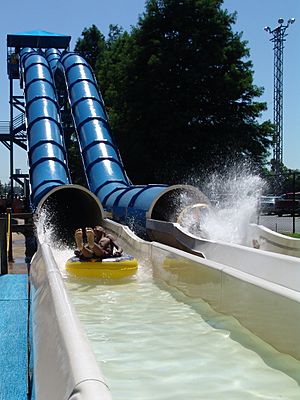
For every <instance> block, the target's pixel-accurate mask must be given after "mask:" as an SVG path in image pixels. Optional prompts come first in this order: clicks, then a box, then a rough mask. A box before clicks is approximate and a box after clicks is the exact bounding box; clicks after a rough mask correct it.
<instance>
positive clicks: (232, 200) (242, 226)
mask: <svg viewBox="0 0 300 400" xmlns="http://www.w3.org/2000/svg"><path fill="white" fill-rule="evenodd" d="M264 185H265V182H264V181H263V179H262V178H261V177H259V176H258V175H255V174H253V173H251V171H250V170H249V169H248V168H247V167H244V166H240V167H238V168H232V169H230V170H228V171H227V172H226V174H224V173H222V174H213V175H212V176H211V177H210V179H209V181H208V182H207V183H206V185H205V189H203V191H205V194H206V195H207V197H208V198H209V199H210V201H211V203H212V207H211V209H210V212H206V213H205V214H203V215H202V218H201V230H199V232H198V234H197V232H195V229H194V228H192V227H191V226H189V224H185V228H186V229H187V230H188V231H191V232H192V233H194V234H196V235H198V236H202V237H203V236H204V237H205V238H208V239H211V240H220V241H225V242H230V243H237V244H245V243H246V237H247V229H248V225H249V223H251V222H256V216H257V206H258V201H259V198H260V196H261V193H262V190H263V187H264ZM194 226H195V225H194ZM203 232H204V233H205V234H204V235H203ZM201 234H202V235H201Z"/></svg>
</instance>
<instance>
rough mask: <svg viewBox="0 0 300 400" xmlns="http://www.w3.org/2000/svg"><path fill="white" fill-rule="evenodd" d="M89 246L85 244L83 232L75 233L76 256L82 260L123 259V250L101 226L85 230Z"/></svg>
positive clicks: (77, 231) (79, 230) (78, 230)
mask: <svg viewBox="0 0 300 400" xmlns="http://www.w3.org/2000/svg"><path fill="white" fill-rule="evenodd" d="M85 234H86V238H87V244H84V242H83V231H82V229H77V230H76V231H75V242H76V246H77V249H76V250H75V252H74V253H75V255H76V256H78V257H79V258H80V259H83V260H85V259H90V258H97V259H99V261H100V260H102V259H103V258H109V257H121V255H122V253H123V249H122V248H121V247H120V246H119V245H118V244H117V242H116V239H115V238H114V237H113V236H112V235H110V234H107V233H106V232H105V230H104V229H103V228H102V227H101V226H96V227H95V228H94V229H93V228H85Z"/></svg>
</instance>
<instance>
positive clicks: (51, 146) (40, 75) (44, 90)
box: [20, 48, 70, 207]
mask: <svg viewBox="0 0 300 400" xmlns="http://www.w3.org/2000/svg"><path fill="white" fill-rule="evenodd" d="M20 68H21V73H22V80H23V82H24V88H25V89H24V90H25V102H26V120H27V135H28V158H29V167H30V171H29V172H30V182H31V190H32V191H31V201H32V204H33V206H34V207H36V206H37V205H38V203H39V201H40V200H41V199H42V197H43V196H44V195H45V194H47V193H48V192H49V191H50V190H51V189H53V188H55V187H57V186H61V185H67V184H70V175H69V170H68V166H67V157H66V152H65V146H64V140H63V134H62V127H61V124H60V115H59V107H58V104H57V99H56V91H55V86H54V83H53V76H52V72H51V69H50V67H49V64H48V61H47V59H46V58H45V56H44V55H43V54H41V53H40V52H37V51H35V50H33V49H31V48H24V49H22V50H21V51H20Z"/></svg>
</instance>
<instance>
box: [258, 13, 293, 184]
mask: <svg viewBox="0 0 300 400" xmlns="http://www.w3.org/2000/svg"><path fill="white" fill-rule="evenodd" d="M294 22H295V18H290V19H289V20H288V22H287V24H284V19H283V18H279V19H278V24H279V25H278V26H277V27H276V28H274V29H271V28H270V27H269V26H266V27H265V28H264V29H265V31H266V32H268V33H270V34H271V35H272V38H271V39H270V41H271V42H273V43H274V47H273V50H274V94H273V121H274V125H275V131H274V136H273V161H272V163H273V168H274V172H275V175H276V176H277V177H278V176H279V175H280V171H281V165H282V162H283V49H284V42H285V40H286V39H285V38H286V36H287V33H286V30H287V28H288V27H289V25H291V24H293V23H294Z"/></svg>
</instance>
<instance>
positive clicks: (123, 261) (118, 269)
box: [66, 254, 138, 279]
mask: <svg viewBox="0 0 300 400" xmlns="http://www.w3.org/2000/svg"><path fill="white" fill-rule="evenodd" d="M137 268H138V261H137V259H136V258H134V257H132V256H130V255H128V254H124V255H122V256H121V257H116V258H104V259H103V260H99V259H97V258H91V259H89V260H80V259H79V258H78V257H76V256H74V257H72V258H70V259H69V260H68V261H67V262H66V270H67V271H68V272H69V273H70V274H72V275H75V276H79V277H87V278H102V279H120V278H126V277H129V276H131V275H133V274H135V273H136V271H137Z"/></svg>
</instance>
